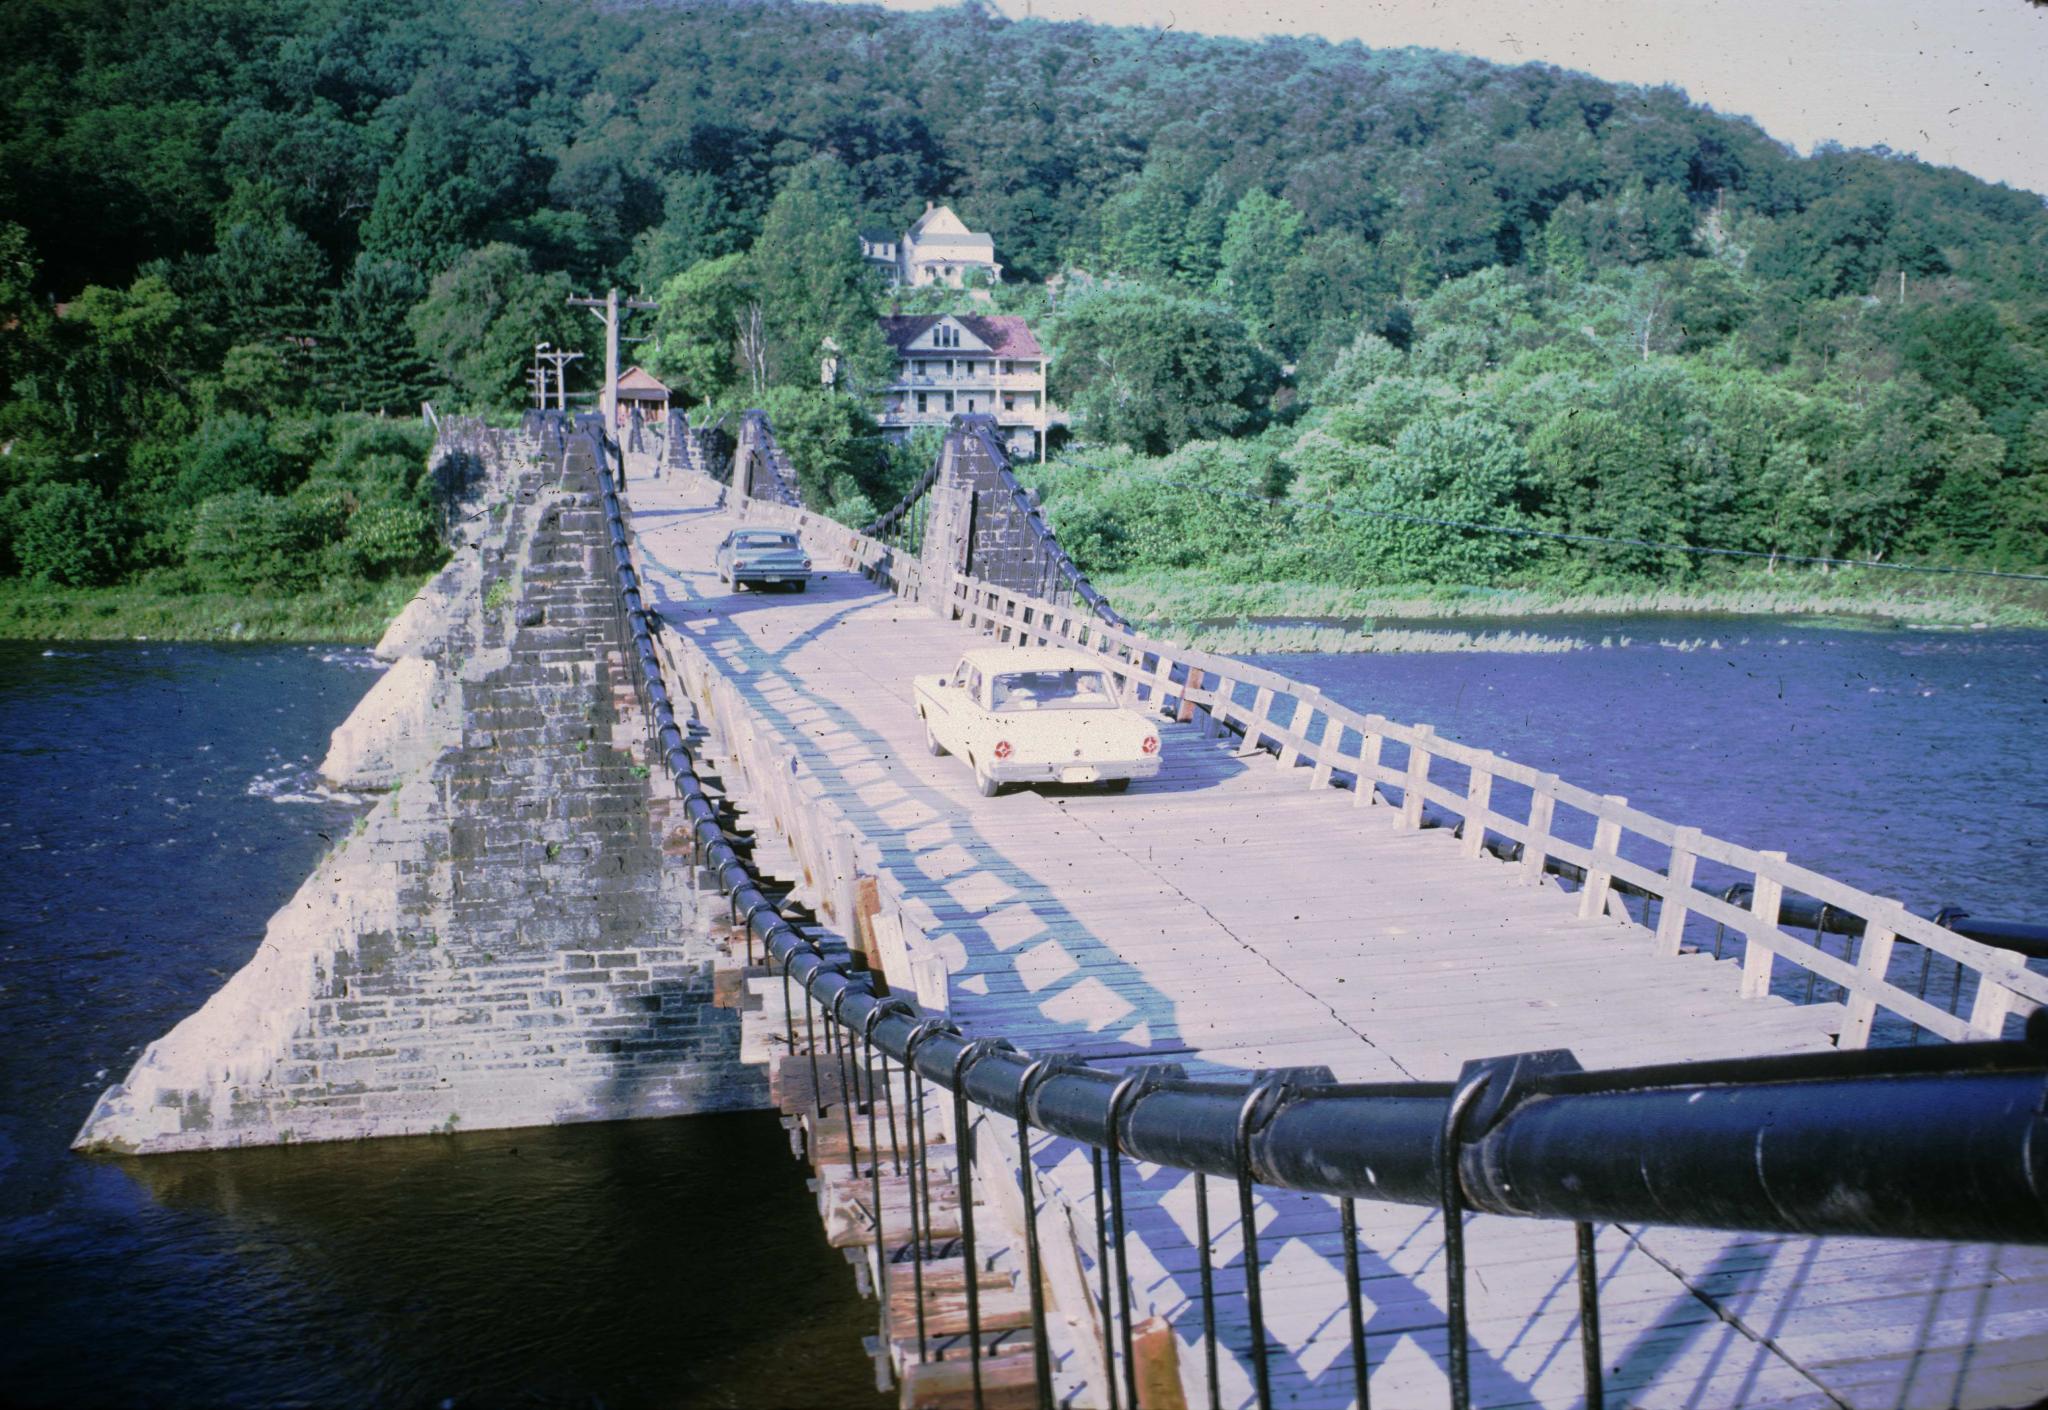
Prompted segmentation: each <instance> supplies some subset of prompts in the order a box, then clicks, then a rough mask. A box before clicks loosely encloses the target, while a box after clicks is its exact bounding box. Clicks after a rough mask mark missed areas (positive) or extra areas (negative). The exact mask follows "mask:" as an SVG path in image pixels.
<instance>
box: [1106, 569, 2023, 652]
mask: <svg viewBox="0 0 2048 1410" xmlns="http://www.w3.org/2000/svg"><path fill="white" fill-rule="evenodd" d="M1096 586H1098V587H1099V588H1101V589H1102V590H1103V592H1105V593H1106V594H1107V595H1108V596H1109V600H1110V601H1111V602H1113V603H1114V604H1116V607H1117V609H1118V610H1119V611H1121V612H1123V613H1124V614H1125V615H1127V616H1129V617H1132V618H1134V619H1137V620H1141V621H1143V622H1145V623H1146V624H1148V625H1149V626H1153V627H1155V628H1156V627H1160V626H1162V625H1164V624H1169V623H1170V624H1177V630H1176V636H1177V637H1178V636H1179V635H1181V634H1185V635H1189V636H1195V637H1200V636H1202V635H1203V634H1204V633H1220V632H1222V631H1224V630H1229V631H1231V632H1233V633H1238V632H1243V633H1253V634H1258V633H1294V632H1301V631H1320V632H1329V631H1333V630H1335V631H1338V633H1339V635H1341V636H1344V637H1346V638H1349V639H1354V640H1355V639H1362V638H1364V637H1366V636H1379V637H1385V636H1387V635H1388V634H1387V633H1383V632H1382V633H1373V632H1372V631H1371V627H1372V624H1373V622H1374V621H1376V620H1379V619H1385V618H1392V619H1395V620H1411V619H1412V620H1435V619H1457V618H1468V617H1532V618H1540V617H1556V616H1574V617H1613V616H1641V615H1659V614H1674V615H1708V614H1712V615H1729V616H1745V617H1778V616H1825V617H1847V618H1865V619H1872V620H1874V621H1876V622H1889V623H1899V624H1912V625H1917V626H1952V627H1969V626H1979V625H1983V626H1994V627H2040V626H2048V590H2044V589H2043V587H2042V586H2041V585H2040V584H2031V583H2002V582H1995V581H1989V580H1971V579H1956V578H1929V579H1921V578H1913V579H1907V578H1904V577H1903V576H1894V575H1882V574H1878V573H1869V572H1864V573H1849V572H1836V573H1830V574H1823V573H1817V572H1816V573H1801V574H1794V573H1790V572H1779V573H1777V574H1773V575H1770V576H1768V577H1767V576H1765V575H1763V574H1757V575H1754V576H1753V577H1747V578H1742V579H1737V580H1732V581H1730V582H1727V583H1724V584H1717V585H1702V586H1699V587H1693V588H1684V589H1676V588H1655V587H1650V588H1639V589H1630V588H1625V587H1624V588H1614V589H1605V590H1598V591H1572V590H1565V589H1558V588H1547V587H1536V586H1529V587H1505V588H1474V587H1456V586H1444V585H1438V584H1421V585H1385V584H1372V585H1360V586H1344V585H1331V584H1323V583H1305V582H1251V583H1246V582H1231V581H1227V580H1225V579H1223V578H1220V577H1219V576H1217V575H1216V574H1214V573H1211V572H1207V571H1204V570H1201V569H1183V570H1167V569H1152V570H1147V571H1141V572H1130V573H1120V574H1110V575H1105V576H1103V577H1101V578H1098V579H1097V580H1096ZM1262 618H1282V619H1291V621H1287V622H1284V623H1281V624H1278V625H1268V624H1266V623H1263V622H1261V621H1260V620H1259V619H1262ZM1339 623H1341V624H1344V626H1343V627H1342V628H1341V629H1339V628H1337V627H1335V626H1334V625H1333V624H1339ZM1264 639H1266V638H1262V640H1264ZM1235 649H1238V650H1252V649H1263V650H1278V649H1282V648H1279V647H1275V646H1272V645H1270V644H1268V645H1263V646H1260V647H1256V648H1255V647H1253V646H1252V645H1250V644H1249V642H1246V643H1245V644H1241V645H1238V646H1237V647H1236V648H1235ZM1287 649H1296V650H1303V649H1305V650H1358V649H1388V648H1387V647H1380V648H1363V647H1361V646H1358V645H1343V646H1337V645H1328V644H1325V645H1318V646H1310V647H1293V648H1287ZM1393 649H1406V648H1393ZM1447 649H1459V648H1455V647H1453V648H1447ZM1492 649H1500V648H1492ZM1509 649H1513V648H1509Z"/></svg>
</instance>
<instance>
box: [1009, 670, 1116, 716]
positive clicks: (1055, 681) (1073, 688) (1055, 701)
mask: <svg viewBox="0 0 2048 1410" xmlns="http://www.w3.org/2000/svg"><path fill="white" fill-rule="evenodd" d="M991 698H993V699H994V701H995V707H996V709H998V710H1114V709H1115V708H1116V692H1115V690H1114V689H1113V688H1112V687H1111V686H1110V683H1109V677H1108V676H1107V675H1105V674H1103V673H1102V672H1101V671H1087V670H1076V671H1009V672H1006V673H1004V674H1003V675H1000V676H997V677H996V679H995V686H994V689H993V694H992V697H991Z"/></svg>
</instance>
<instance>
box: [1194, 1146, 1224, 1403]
mask: <svg viewBox="0 0 2048 1410" xmlns="http://www.w3.org/2000/svg"><path fill="white" fill-rule="evenodd" d="M1195 1237H1196V1238H1197V1239H1198V1240H1200V1241H1201V1245H1202V1363H1203V1365H1204V1367H1205V1368H1206V1369H1207V1371H1208V1373H1209V1410H1223V1387H1222V1386H1221V1385H1219V1384H1218V1383H1217V1380H1216V1272H1215V1268H1214V1267H1213V1259H1212V1258H1211V1256H1210V1250H1209V1177H1208V1176H1206V1175H1204V1174H1203V1173H1202V1172H1201V1171H1199V1170H1197V1171H1196V1172H1195Z"/></svg>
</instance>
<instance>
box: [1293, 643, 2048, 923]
mask: <svg viewBox="0 0 2048 1410" xmlns="http://www.w3.org/2000/svg"><path fill="white" fill-rule="evenodd" d="M1455 625H1456V626H1457V627H1458V628H1459V629H1461V630H1469V631H1473V632H1479V631H1492V630H1508V631H1523V630H1531V629H1533V630H1535V631H1538V632H1540V633H1541V634H1542V635H1544V636H1546V637H1553V638H1568V639H1573V640H1577V641H1581V642H1585V643H1588V646H1587V649H1583V650H1573V651H1565V652H1559V653H1554V654H1542V653H1506V652H1448V653H1416V654H1400V655H1395V654H1387V655H1353V656H1336V655H1285V656H1263V657H1255V658H1252V659H1254V660H1257V661H1258V662H1259V663H1260V664H1262V665H1265V666H1268V667H1270V668H1272V669H1274V670H1277V671H1280V672H1282V673H1283V674H1286V675H1289V676H1292V677H1294V678H1295V679H1297V680H1302V681H1306V682H1309V683H1311V684H1314V685H1318V686H1320V687H1322V689H1323V691H1324V692H1325V693H1326V694H1328V695H1330V696H1331V697H1332V698H1334V699H1336V700H1339V701H1341V702H1343V703H1344V704H1347V705H1350V706H1352V707H1353V708H1354V709H1359V710H1364V711H1368V712H1376V713H1378V714H1381V715H1384V716H1386V717H1387V718H1388V719H1390V720H1398V721H1401V722H1404V723H1410V724H1413V723H1428V724H1432V725H1434V726H1436V729H1437V732H1438V733H1439V734H1442V735H1445V736H1447V737H1449V738H1451V739H1455V740H1457V741H1459V742H1460V743H1464V744H1469V745H1474V746H1477V747H1480V748H1485V749H1491V750H1493V751H1494V752H1495V753H1497V754H1502V755H1505V756H1507V757H1508V758H1510V759H1514V760H1516V761H1518V762H1520V763H1524V764H1530V765H1533V766H1535V767H1537V768H1539V769H1544V770H1547V771H1549V772H1552V773H1555V774H1557V775H1558V776H1559V777H1560V778H1562V779H1564V780H1565V781H1567V782H1569V783H1575V784H1577V785H1579V786H1580V787H1582V788H1588V789H1591V790H1592V791H1594V792H1596V793H1614V794H1621V795H1622V796H1624V797H1626V798H1627V799H1628V800H1629V802H1630V803H1631V804H1632V805H1633V806H1635V807H1637V808H1640V809H1642V810H1643V811H1645V812H1649V813H1652V814H1654V815H1656V816H1658V817H1661V818H1665V819H1667V820H1669V821H1671V822H1675V823H1679V824H1682V825H1690V826H1693V827H1697V828H1699V829H1700V830H1702V831H1703V832H1707V833H1710V834H1713V835H1715V836H1718V837H1723V838H1726V839H1728V840H1729V841H1731V842H1738V843H1741V844H1743V845H1745V846H1749V847H1756V848H1770V849H1777V850H1782V851H1785V852H1788V853H1789V854H1790V857H1791V860H1792V861H1794V862H1796V863H1799V864H1801V865H1804V866H1807V867H1810V868H1812V869H1813V870H1815V871H1819V872H1822V873H1825V874H1827V875H1830V876H1833V877H1836V878H1838V879H1840V880H1842V881H1846V882H1849V883H1851V884H1852V885H1855V886H1859V887H1862V888H1863V889H1865V890H1867V891H1870V892H1872V893H1874V894H1876V895H1879V896H1892V897H1896V898H1898V899H1899V900H1902V901H1904V902H1906V903H1907V905H1908V906H1910V907H1912V908H1913V909H1915V910H1919V911H1922V912H1924V913H1932V912H1933V911H1934V910H1936V909H1938V908H1939V907H1941V906H1943V905H1947V904H1957V905H1961V906H1963V907H1965V908H1966V909H1968V910H1969V911H1971V912H1972V913H1974V914H1976V915H1979V916H1984V917H1991V918H1996V919H1999V920H2014V921H2034V922H2041V921H2048V747H2044V730H2048V632H2040V631H1979V632H1925V631H1908V630H1898V629H1892V630H1882V629H1873V628H1869V627H1863V626H1859V625H1855V624H1839V623H1829V622H1803V623H1802V622H1799V621H1797V620H1796V619H1792V620H1769V619H1753V618H1739V617H1722V618H1701V617H1679V618H1655V617H1651V618H1633V619H1626V620H1618V619H1608V618H1601V619H1583V620H1582V619H1572V618H1563V619H1558V618H1547V617H1546V618H1543V619H1541V620H1540V622H1535V623H1532V622H1530V621H1526V620H1519V621H1512V622H1499V623H1496V622H1468V621H1465V620H1462V619H1461V620H1460V621H1458V622H1457V623H1456V624H1455ZM1603 643H1604V645H1603ZM1496 796H1497V798H1499V797H1504V796H1505V795H1504V794H1499V793H1497V795H1496ZM1579 840H1582V841H1583V840H1585V839H1579ZM1660 864H1661V863H1660Z"/></svg>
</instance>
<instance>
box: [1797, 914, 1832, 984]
mask: <svg viewBox="0 0 2048 1410" xmlns="http://www.w3.org/2000/svg"><path fill="white" fill-rule="evenodd" d="M1827 923H1828V907H1827V902H1825V901H1823V902H1821V907H1820V914H1819V915H1816V916H1815V917H1814V918H1813V948H1814V949H1816V950H1818V951H1820V952H1821V953H1822V954H1823V955H1825V954H1827V952H1828V947H1827V942H1826V941H1825V939H1823V937H1824V936H1825V935H1826V933H1827ZM1819 978H1820V974H1819V972H1818V971H1816V970H1813V969H1808V970H1807V971H1806V997H1805V998H1803V999H1801V1000H1800V1001H1799V1002H1800V1003H1802V1004H1810V1003H1812V1002H1813V985H1814V981H1815V980H1817V979H1819Z"/></svg>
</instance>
